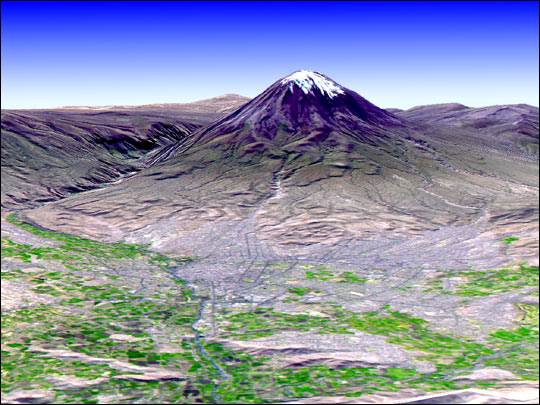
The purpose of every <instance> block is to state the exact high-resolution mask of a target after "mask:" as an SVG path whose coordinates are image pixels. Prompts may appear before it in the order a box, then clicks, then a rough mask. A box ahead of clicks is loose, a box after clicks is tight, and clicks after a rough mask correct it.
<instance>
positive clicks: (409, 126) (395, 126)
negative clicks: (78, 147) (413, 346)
mask: <svg viewBox="0 0 540 405" xmlns="http://www.w3.org/2000/svg"><path fill="white" fill-rule="evenodd" d="M520 153H521V152H519V151H516V150H515V148H514V149H512V145H511V143H510V142H507V140H504V139H499V138H497V137H490V136H487V135H484V134H475V133H473V132H470V131H465V130H461V129H459V128H454V127H438V126H433V125H429V124H425V123H422V122H415V121H409V120H406V119H404V118H400V117H398V116H396V115H394V114H391V113H389V112H387V111H385V110H382V109H380V108H378V107H376V106H374V105H373V104H371V103H370V102H368V101H367V100H365V99H363V98H362V97H361V96H359V95H358V94H357V93H355V92H353V91H351V90H348V89H346V88H344V87H342V86H340V85H338V84H337V83H335V82H333V81H332V80H331V79H329V78H327V77H326V76H324V75H322V74H319V73H315V72H306V71H301V72H297V73H295V74H292V75H290V76H287V77H286V78H284V79H281V80H279V81H277V82H276V83H274V84H273V85H272V86H270V87H269V88H268V89H267V90H266V91H265V92H263V93H262V94H261V95H259V96H258V97H256V98H255V99H253V100H251V101H250V102H249V103H247V104H246V105H245V106H243V107H241V108H240V109H239V110H237V111H236V112H234V113H232V114H231V115H229V116H227V117H225V118H223V119H221V120H220V121H218V122H216V123H214V124H212V125H210V126H208V127H205V128H202V129H199V130H197V131H195V132H194V133H193V134H192V135H191V136H190V137H189V138H186V140H185V141H180V142H177V143H176V144H174V145H171V146H168V147H165V148H163V149H162V150H161V151H160V152H159V153H157V154H156V155H154V156H153V157H152V159H150V163H152V164H153V166H152V167H149V168H147V169H145V170H143V171H141V172H140V173H138V174H137V175H135V176H133V177H131V178H129V179H127V180H126V181H124V182H122V183H120V184H115V185H111V186H110V187H107V188H106V189H103V190H96V191H95V192H92V193H86V194H81V195H77V196H73V197H69V198H67V199H65V200H63V201H59V202H55V203H53V204H48V205H47V206H45V207H41V208H39V209H36V210H33V211H30V212H26V213H25V214H23V216H24V217H25V218H27V219H29V220H32V221H34V222H37V223H39V224H41V225H42V226H45V227H47V228H53V229H58V230H63V231H66V232H70V233H75V234H82V235H87V236H92V237H96V236H97V237H103V238H107V239H110V240H120V239H127V240H130V241H138V242H144V243H153V244H154V246H155V247H158V248H160V249H164V250H175V251H181V252H183V253H187V254H194V255H199V254H209V253H208V252H209V250H211V251H212V252H214V253H213V254H220V255H221V254H223V255H227V254H228V253H227V252H230V251H231V250H228V249H235V247H234V246H236V245H235V244H236V243H237V241H239V240H244V235H245V238H246V243H247V244H248V249H250V253H249V254H248V256H250V255H251V256H250V257H254V255H256V254H257V255H258V254H259V253H255V250H253V249H255V248H254V247H249V246H250V243H249V242H248V235H249V239H253V238H256V239H257V240H258V241H260V242H261V243H264V244H268V245H270V246H273V247H274V248H275V249H278V250H279V249H285V250H287V251H288V250H290V249H292V250H293V251H297V250H298V249H300V250H301V249H303V248H304V247H305V248H306V249H315V248H316V246H322V245H327V244H333V245H335V244H339V243H346V244H349V243H353V242H352V241H355V240H365V239H369V238H378V237H379V236H378V235H387V236H386V237H393V235H395V234H396V233H398V234H399V235H401V236H405V235H421V234H424V233H425V232H428V231H433V230H437V229H440V228H442V227H457V228H456V231H455V232H460V231H459V227H461V226H464V225H467V226H469V225H470V226H473V224H476V223H478V221H480V220H481V221H487V223H489V224H490V225H489V227H488V228H489V229H496V228H498V227H500V226H501V224H510V225H512V224H513V226H515V227H516V229H519V230H520V231H523V230H524V228H526V227H528V226H529V225H530V224H532V226H534V224H535V221H536V220H537V218H538V207H537V206H538V203H537V198H538V192H537V190H538V189H537V187H538V166H537V164H536V163H535V162H531V161H530V160H527V159H522V158H521V157H520V156H519V154H520ZM81 223H84V224H85V228H84V229H82V228H81V227H80V224H81ZM452 229H454V228H452ZM452 232H454V231H453V230H452ZM205 249H206V250H205ZM257 249H259V248H257ZM217 252H221V253H217ZM257 252H259V250H257Z"/></svg>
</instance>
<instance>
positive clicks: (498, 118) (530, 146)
mask: <svg viewBox="0 0 540 405" xmlns="http://www.w3.org/2000/svg"><path fill="white" fill-rule="evenodd" d="M395 114H397V115H398V116H400V117H403V118H406V119H408V120H415V121H422V122H426V123H430V124H437V125H445V126H454V127H459V128H462V129H465V130H470V131H474V132H477V133H481V134H486V135H490V136H494V137H497V138H499V139H503V140H507V141H510V142H511V143H512V144H514V145H517V146H518V147H519V148H520V149H521V150H522V151H523V152H525V153H529V154H534V155H538V131H539V129H538V107H533V106H530V105H527V104H513V105H495V106H490V107H481V108H469V107H466V106H464V105H462V104H456V103H454V104H434V105H425V106H418V107H413V108H411V109H409V110H406V111H396V112H395Z"/></svg>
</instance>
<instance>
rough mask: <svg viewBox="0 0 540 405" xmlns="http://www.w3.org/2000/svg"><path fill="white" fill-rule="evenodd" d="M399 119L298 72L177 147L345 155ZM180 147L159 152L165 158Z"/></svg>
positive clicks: (315, 74) (313, 74)
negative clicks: (338, 151) (326, 151)
mask: <svg viewBox="0 0 540 405" xmlns="http://www.w3.org/2000/svg"><path fill="white" fill-rule="evenodd" d="M404 126H405V125H404V123H403V120H402V119H400V118H398V117H396V116H395V115H393V114H391V113H389V112H387V111H386V110H383V109H381V108H378V107H377V106H375V105H373V104H372V103H370V102H369V101H367V100H366V99H364V98H363V97H361V96H360V95H359V94H357V93H355V92H354V91H352V90H349V89H347V88H345V87H342V86H340V85H339V84H337V83H336V82H334V81H333V80H332V79H330V78H328V77H327V76H325V75H323V74H322V73H318V72H311V71H307V70H301V71H298V72H295V73H293V74H291V75H289V76H287V77H285V78H283V79H280V80H278V81H276V82H275V83H274V84H273V85H271V86H270V87H269V88H268V89H266V90H265V91H264V92H263V93H261V94H260V95H259V96H258V97H256V98H254V99H253V100H251V101H250V102H248V103H247V104H245V105H244V106H243V107H241V108H240V109H238V110H237V111H236V112H234V113H233V114H231V115H229V116H227V117H225V118H224V119H222V120H220V121H218V122H216V123H214V124H213V125H210V126H209V127H207V128H205V129H204V130H203V131H200V132H199V133H198V134H195V135H194V136H193V137H191V139H190V141H189V142H187V143H186V144H184V145H182V146H183V147H182V148H181V150H182V151H184V152H185V151H186V150H187V148H193V147H194V148H195V149H197V150H199V149H204V148H206V147H210V146H211V147H212V148H219V149H221V150H223V151H227V150H229V151H234V153H235V157H237V158H240V157H242V156H244V155H245V154H249V155H252V154H253V153H255V154H257V155H264V156H266V157H272V158H279V157H283V156H285V155H288V154H291V153H300V154H306V153H309V154H313V153H315V154H317V153H316V151H317V150H321V148H324V147H337V148H338V149H342V150H348V149H351V148H352V145H353V143H354V142H363V143H370V144H372V145H376V144H377V139H376V138H387V137H388V135H387V134H388V129H389V128H393V129H396V128H400V127H401V128H403V127H404ZM180 146H181V145H180V144H177V145H176V146H175V147H171V148H169V149H168V150H164V151H162V153H161V154H159V155H157V156H155V157H154V159H153V160H152V162H151V163H157V162H159V161H162V160H164V159H166V158H167V157H168V156H170V155H171V154H172V153H174V152H175V151H176V150H178V149H179V148H180Z"/></svg>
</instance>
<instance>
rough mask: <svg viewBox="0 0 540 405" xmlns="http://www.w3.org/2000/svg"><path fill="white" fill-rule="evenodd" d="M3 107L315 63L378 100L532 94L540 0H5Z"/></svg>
mask: <svg viewBox="0 0 540 405" xmlns="http://www.w3.org/2000/svg"><path fill="white" fill-rule="evenodd" d="M1 9H2V13H1V19H2V27H1V31H2V38H1V41H2V50H1V53H2V108H3V109H32V108H35V109H39V108H55V107H64V106H108V105H129V106H132V105H133V106H137V105H144V104H166V103H187V102H193V101H198V100H203V99H208V98H212V97H216V96H220V95H223V94H238V95H242V96H245V97H250V98H253V97H255V96H257V95H258V94H259V93H261V92H262V91H263V90H264V89H266V88H267V87H268V86H270V85H271V84H272V83H273V82H275V81H276V80H278V79H279V78H281V77H283V76H286V75H288V74H290V73H292V72H294V71H296V70H301V69H309V70H315V71H320V72H322V73H324V74H326V75H327V76H329V77H330V78H332V79H333V80H335V81H336V82H338V83H339V84H341V85H343V86H345V87H348V88H350V89H351V90H354V91H355V92H357V93H359V94H360V95H362V96H363V97H365V98H367V99H368V100H370V101H371V102H373V103H374V104H376V105H378V106H379V107H382V108H401V109H409V108H411V107H414V106H418V105H426V104H438V103H450V102H455V103H461V104H464V105H467V106H469V107H484V106H489V105H497V104H530V105H533V106H536V107H538V97H539V93H538V87H539V82H538V70H539V69H538V9H539V7H538V3H537V2H463V3H461V2H433V3H423V2H392V3H386V4H385V3H381V2H358V3H354V2H352V3H348V2H332V3H328V2H280V3H271V4H269V3H267V2H258V3H234V2H219V3H211V4H205V3H204V2H203V3H202V4H201V2H178V3H176V2H152V3H150V2H103V3H101V2H97V3H91V2H3V3H2V4H1Z"/></svg>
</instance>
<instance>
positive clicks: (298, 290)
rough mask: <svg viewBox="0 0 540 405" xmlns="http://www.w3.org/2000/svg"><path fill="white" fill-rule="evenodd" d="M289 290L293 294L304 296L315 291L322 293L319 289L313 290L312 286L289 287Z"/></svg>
mask: <svg viewBox="0 0 540 405" xmlns="http://www.w3.org/2000/svg"><path fill="white" fill-rule="evenodd" d="M287 291H289V292H290V293H291V294H295V295H299V296H304V295H306V294H310V293H315V294H319V293H320V291H318V290H313V289H311V288H303V287H295V288H289V289H287Z"/></svg>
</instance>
